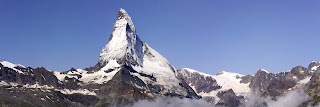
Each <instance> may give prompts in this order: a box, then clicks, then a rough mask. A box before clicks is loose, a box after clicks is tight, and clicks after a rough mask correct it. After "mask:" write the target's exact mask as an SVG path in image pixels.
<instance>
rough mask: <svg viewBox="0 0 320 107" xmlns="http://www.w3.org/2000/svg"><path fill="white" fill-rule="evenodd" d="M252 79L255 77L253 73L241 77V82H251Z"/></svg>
mask: <svg viewBox="0 0 320 107" xmlns="http://www.w3.org/2000/svg"><path fill="white" fill-rule="evenodd" d="M252 79H253V76H252V75H245V76H243V77H241V81H240V83H244V84H247V83H250V82H251V81H252Z"/></svg>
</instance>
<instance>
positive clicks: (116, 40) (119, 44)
mask: <svg viewBox="0 0 320 107" xmlns="http://www.w3.org/2000/svg"><path fill="white" fill-rule="evenodd" d="M142 45H143V43H142V41H141V40H140V39H139V37H138V36H137V35H136V31H135V27H134V25H133V22H132V20H131V17H130V16H129V15H128V13H127V12H126V11H125V10H124V9H122V8H121V9H120V10H119V12H118V16H117V20H116V22H115V23H114V25H113V30H112V33H111V35H110V38H109V41H108V44H107V45H106V46H105V47H104V48H103V49H102V50H101V53H100V56H99V64H100V67H102V66H104V65H106V64H107V63H108V62H109V61H110V60H117V62H118V63H119V64H129V65H137V66H142V62H143V61H142V58H143V53H142Z"/></svg>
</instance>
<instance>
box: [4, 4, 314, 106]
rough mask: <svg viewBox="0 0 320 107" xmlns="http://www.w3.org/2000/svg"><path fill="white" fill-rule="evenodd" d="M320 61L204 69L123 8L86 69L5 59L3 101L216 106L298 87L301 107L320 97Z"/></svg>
mask: <svg viewBox="0 0 320 107" xmlns="http://www.w3.org/2000/svg"><path fill="white" fill-rule="evenodd" d="M319 83H320V62H316V61H314V62H311V63H310V64H309V66H308V67H307V68H305V67H302V66H296V67H294V68H292V69H291V70H289V71H286V72H280V73H270V72H268V71H267V70H264V69H260V70H258V71H257V72H256V74H255V75H242V74H238V73H231V72H226V71H220V72H219V73H218V74H216V75H210V74H205V73H202V72H199V71H196V70H193V69H190V68H181V69H176V68H174V67H173V66H172V65H171V64H170V63H169V61H168V60H167V59H166V58H165V57H163V56H162V55H161V54H160V53H158V52H157V51H156V50H154V49H152V48H151V47H150V46H149V45H148V44H147V43H146V42H143V41H141V40H140V38H139V37H138V35H137V34H136V29H135V27H134V24H133V21H132V19H131V17H130V16H129V15H128V13H127V12H126V11H125V10H124V9H120V11H119V12H118V15H117V19H116V22H115V23H114V25H113V29H112V33H111V35H110V38H109V40H108V43H107V45H106V46H105V47H104V48H102V50H101V52H100V55H99V60H98V62H97V64H96V65H94V66H92V67H87V68H84V69H75V68H71V69H70V70H68V71H64V72H61V71H51V70H47V69H45V68H43V67H37V68H32V67H26V66H23V65H20V64H13V63H11V62H9V61H0V106H1V107H2V106H4V107H7V106H9V107H17V106H23V107H25V106H26V107H29V106H30V107H34V106H43V107H51V106H52V107H56V106H63V107H65V106H72V107H73V106H76V107H88V106H96V107H114V106H116V107H123V106H130V105H133V104H134V103H136V102H138V101H140V100H148V101H153V100H155V99H167V98H172V97H174V98H179V99H192V100H205V101H206V102H208V103H210V104H211V105H212V106H223V107H253V106H254V107H266V106H268V103H266V101H261V102H260V101H257V102H256V103H254V105H249V104H248V102H249V100H250V96H252V95H254V96H257V97H259V98H266V99H267V98H270V99H271V100H272V101H277V100H279V99H280V98H281V96H285V95H286V93H288V92H290V91H293V90H303V92H305V93H307V95H308V96H309V97H310V98H309V99H308V100H306V101H303V102H301V103H300V104H299V106H301V107H306V106H317V105H318V102H319V101H320V93H319V92H320V85H319Z"/></svg>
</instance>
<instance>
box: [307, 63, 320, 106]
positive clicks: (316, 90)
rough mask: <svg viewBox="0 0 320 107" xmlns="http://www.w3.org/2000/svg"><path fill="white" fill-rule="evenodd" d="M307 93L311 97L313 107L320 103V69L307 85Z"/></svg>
mask: <svg viewBox="0 0 320 107" xmlns="http://www.w3.org/2000/svg"><path fill="white" fill-rule="evenodd" d="M306 92H307V93H308V94H309V95H310V97H311V98H312V100H311V101H310V102H311V103H312V105H313V106H315V105H317V104H319V102H320V69H317V70H316V71H314V75H312V77H311V79H310V81H309V82H308V83H307V85H306Z"/></svg>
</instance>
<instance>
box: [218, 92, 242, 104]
mask: <svg viewBox="0 0 320 107" xmlns="http://www.w3.org/2000/svg"><path fill="white" fill-rule="evenodd" d="M217 97H219V98H220V100H219V102H218V103H217V104H216V106H223V107H239V106H241V105H243V102H244V97H243V96H236V94H235V93H234V92H233V90H232V89H229V90H227V91H220V92H219V93H217Z"/></svg>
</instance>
